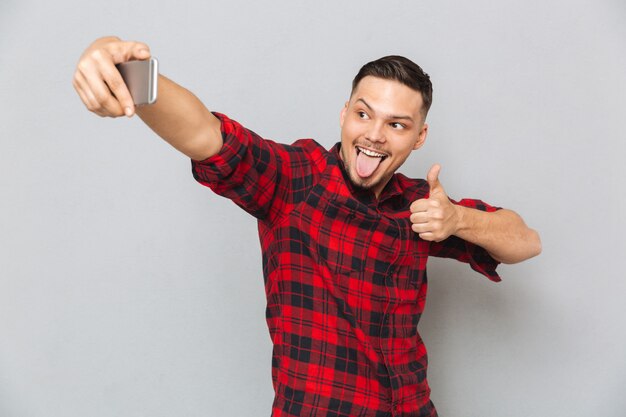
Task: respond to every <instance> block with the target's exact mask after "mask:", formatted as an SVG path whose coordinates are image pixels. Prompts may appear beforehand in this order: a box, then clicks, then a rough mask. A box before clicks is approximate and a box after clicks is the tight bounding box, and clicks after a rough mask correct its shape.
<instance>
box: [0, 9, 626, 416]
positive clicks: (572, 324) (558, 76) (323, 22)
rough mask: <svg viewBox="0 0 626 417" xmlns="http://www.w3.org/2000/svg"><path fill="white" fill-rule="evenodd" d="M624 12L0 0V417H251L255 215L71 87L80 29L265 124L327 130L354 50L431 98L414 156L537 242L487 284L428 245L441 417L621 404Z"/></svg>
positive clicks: (257, 329)
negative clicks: (529, 256)
mask: <svg viewBox="0 0 626 417" xmlns="http://www.w3.org/2000/svg"><path fill="white" fill-rule="evenodd" d="M625 17H626V5H625V3H624V1H623V0H614V1H610V0H601V1H598V0H596V1H591V0H590V1H582V0H575V1H571V0H568V1H565V0H559V1H551V2H546V1H543V0H542V1H539V0H530V1H524V2H520V1H498V2H496V1H487V0H476V1H471V2H465V1H454V2H453V1H449V0H448V1H432V0H431V1H419V2H418V1H412V2H411V1H391V2H385V3H383V2H368V1H358V2H357V1H342V2H319V1H318V2H293V1H291V2H287V1H275V2H243V1H228V2H216V1H206V2H200V1H196V2H189V3H186V2H180V1H179V2H164V1H160V2H151V1H147V0H141V1H133V2H128V1H109V2H104V3H101V2H87V1H84V0H81V1H77V0H76V1H70V0H60V1H57V2H48V1H35V0H27V1H17V0H2V2H1V3H0V97H1V98H0V107H1V108H0V126H1V128H0V135H1V136H0V138H1V148H0V192H1V194H0V195H1V200H0V249H1V251H0V416H3V417H35V416H37V417H39V416H41V417H44V416H45V417H56V416H59V417H60V416H64V417H66V416H68V417H78V416H86V415H87V416H269V415H270V407H271V403H272V398H273V392H272V388H271V377H270V358H271V343H270V338H269V334H268V331H267V327H266V324H265V317H264V311H265V298H264V291H263V279H262V275H261V258H260V253H259V245H258V239H257V236H256V224H255V222H254V220H253V219H252V218H251V217H248V216H247V215H245V214H244V213H243V212H241V211H240V210H239V209H238V208H236V206H234V205H233V204H232V203H231V202H230V201H228V200H225V199H222V198H221V197H217V196H215V195H214V194H212V192H211V191H210V190H209V189H207V188H204V187H202V186H200V185H198V184H197V183H195V181H194V180H193V178H192V176H191V172H190V163H189V160H188V159H187V158H185V157H184V156H183V155H181V154H178V153H177V152H176V151H175V150H173V149H172V148H170V147H169V145H167V144H166V143H165V142H163V141H161V140H160V139H159V138H158V137H157V136H155V135H154V134H153V133H152V132H151V131H150V130H149V129H148V128H146V127H145V126H144V125H143V124H142V123H141V121H140V120H139V119H138V118H133V119H131V120H128V119H116V120H111V119H100V118H98V117H97V116H95V115H93V114H91V113H89V112H88V111H87V110H85V108H84V107H83V106H82V104H81V103H80V101H79V99H78V96H77V95H76V94H75V92H74V90H73V88H72V86H71V77H72V74H73V71H74V67H75V64H76V62H77V60H78V58H79V56H80V54H81V53H82V51H83V50H84V49H85V48H86V47H87V46H88V45H89V44H90V43H91V42H92V41H93V40H94V39H95V38H97V37H100V36H103V35H108V34H115V35H118V36H120V37H122V38H124V39H135V40H142V41H144V42H146V43H148V44H149V45H150V46H151V49H152V52H153V54H154V55H155V56H157V57H158V58H159V59H160V61H161V70H162V72H163V73H164V74H166V75H168V76H169V77H171V78H172V79H174V80H176V81H177V82H179V83H180V84H182V85H184V86H186V87H187V88H189V89H190V90H191V91H193V92H194V93H195V94H196V95H198V96H199V97H200V98H201V99H202V100H203V102H204V103H205V104H206V105H207V106H208V107H209V108H210V109H214V110H218V111H221V112H224V113H226V114H229V115H230V116H232V117H233V118H235V119H236V120H238V121H240V122H242V123H244V124H245V125H247V126H249V127H250V128H252V129H253V130H255V131H257V132H258V133H260V134H262V135H264V136H265V137H269V138H273V139H276V140H280V141H284V142H291V141H292V140H295V139H297V138H300V137H314V138H316V139H317V140H318V141H320V142H321V143H322V144H324V145H328V146H330V145H332V144H333V143H334V142H335V141H337V140H338V138H339V111H340V109H341V106H342V105H343V103H344V101H345V100H346V99H347V97H348V93H349V84H350V81H351V79H352V77H353V76H354V74H355V73H356V71H357V70H358V68H359V67H360V66H361V65H362V64H363V63H365V62H367V61H369V60H371V59H375V58H378V57H380V56H382V55H387V54H391V53H398V54H402V55H406V56H408V57H410V58H412V59H414V60H415V61H416V62H418V63H419V64H420V65H422V66H423V67H424V69H425V70H426V71H427V72H428V73H430V74H431V76H432V80H433V83H434V88H435V95H434V104H433V107H432V109H431V114H430V115H429V122H430V127H431V128H430V135H429V137H428V140H427V143H426V145H425V147H424V148H422V149H421V150H419V151H418V152H416V153H414V155H413V156H412V157H411V158H410V159H409V160H408V161H407V164H406V165H405V166H404V167H403V168H402V171H403V172H404V173H406V174H408V175H410V176H417V177H424V176H425V174H426V172H427V170H428V168H429V167H430V166H431V164H432V163H434V162H439V163H441V164H442V167H443V169H442V173H441V177H440V178H441V181H442V184H443V185H444V187H446V189H447V191H448V193H449V194H450V195H451V196H452V197H455V198H462V197H474V198H482V199H484V200H485V201H487V202H490V203H492V204H496V205H500V206H503V207H508V208H512V209H514V210H516V211H518V212H519V213H520V214H521V215H522V216H523V217H524V218H525V219H526V221H527V223H528V224H529V225H530V226H531V227H533V228H536V229H537V230H539V231H540V232H541V236H542V240H543V254H542V255H541V256H540V257H538V258H535V259H533V260H530V261H528V262H526V263H523V264H519V265H514V266H503V267H502V268H501V269H500V272H501V275H502V277H503V279H504V281H503V282H502V283H500V284H493V283H491V282H489V281H488V280H487V279H485V278H483V277H481V276H479V275H478V274H476V273H474V272H472V271H471V270H470V269H469V268H468V267H467V266H465V265H463V264H460V263H457V262H455V261H449V260H448V261H446V260H438V259H432V260H431V261H430V263H429V265H430V274H429V276H430V289H429V291H430V292H429V299H428V303H427V308H426V313H425V315H424V317H423V320H422V323H421V324H420V329H421V333H422V335H423V337H424V339H425V341H426V344H427V347H428V349H429V354H430V365H431V367H430V374H429V375H430V381H431V385H432V388H433V400H434V402H435V404H436V405H437V406H438V409H439V411H440V414H441V416H442V417H457V416H458V417H462V416H480V417H509V416H510V417H517V416H519V417H522V416H523V417H528V416H539V417H542V416H568V417H575V416H581V417H582V416H589V415H594V416H605V417H611V416H614V417H618V416H620V417H621V416H624V415H626V414H625V413H626V398H625V396H624V387H625V386H626V349H625V348H624V346H625V344H626V326H625V323H626V320H625V319H624V316H625V314H626V305H625V303H624V294H625V290H626V284H625V282H626V281H625V280H624V273H623V272H622V271H621V270H622V264H623V259H624V256H625V255H626V250H625V249H626V247H625V244H624V240H623V235H624V232H625V231H626V230H625V229H626V227H625V222H624V216H623V214H622V213H623V212H624V209H625V204H624V203H625V193H624V191H623V187H624V178H625V174H626V168H625V167H624V164H623V163H622V161H623V159H624V154H625V153H624V139H626V128H625V124H624V122H623V116H624V113H625V110H626V99H625V97H626V81H625V80H626V76H625V74H626V54H624V51H625V50H626V48H625V46H626V45H625V44H626V25H625Z"/></svg>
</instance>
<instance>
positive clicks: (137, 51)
mask: <svg viewBox="0 0 626 417" xmlns="http://www.w3.org/2000/svg"><path fill="white" fill-rule="evenodd" d="M111 49H112V50H111V55H112V56H113V61H114V63H115V64H120V63H122V62H127V61H134V60H145V59H148V58H150V48H149V47H148V45H146V44H145V43H143V42H129V41H122V42H116V43H115V44H113V45H111Z"/></svg>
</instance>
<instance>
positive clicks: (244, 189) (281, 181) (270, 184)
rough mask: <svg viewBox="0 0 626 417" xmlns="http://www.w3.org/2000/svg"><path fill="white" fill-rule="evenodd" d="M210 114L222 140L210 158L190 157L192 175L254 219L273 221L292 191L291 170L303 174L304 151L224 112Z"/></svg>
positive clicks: (304, 163)
mask: <svg viewBox="0 0 626 417" xmlns="http://www.w3.org/2000/svg"><path fill="white" fill-rule="evenodd" d="M213 114H214V115H215V116H216V117H217V118H218V119H219V120H220V122H221V132H222V139H223V142H224V144H223V146H222V149H221V150H220V152H218V153H217V154H216V155H213V156H212V157H210V158H207V159H205V160H203V161H195V160H193V159H192V160H191V166H192V173H193V176H194V178H195V179H196V181H198V182H199V183H200V184H202V185H205V186H207V187H209V188H211V189H212V190H213V191H214V192H215V193H217V194H219V195H221V196H223V197H226V198H229V199H231V200H232V201H233V202H234V203H235V204H237V205H238V206H240V207H241V208H243V209H244V210H245V211H247V212H248V213H250V214H252V215H253V216H254V217H256V218H257V219H259V220H266V221H270V222H271V221H273V220H274V219H276V218H277V217H278V216H280V214H281V212H282V210H284V207H285V205H286V204H287V202H288V200H289V199H290V198H291V197H290V196H291V195H292V194H293V193H292V192H291V188H292V186H293V183H294V181H295V180H294V179H293V178H292V177H293V173H294V172H295V171H297V172H300V173H301V174H300V175H304V174H306V172H305V171H306V166H308V165H310V164H308V163H307V161H306V158H305V157H304V156H303V155H305V154H306V152H303V151H302V150H301V149H299V148H298V147H294V146H291V145H283V144H278V143H276V142H274V141H272V140H269V139H264V138H262V137H260V136H259V135H257V134H256V133H255V132H253V131H252V130H249V129H247V128H245V127H244V126H242V125H241V124H239V123H238V122H236V121H234V120H232V119H230V118H229V117H228V116H226V115H224V114H221V113H216V112H214V113H213ZM303 166H304V167H305V168H303ZM302 172H304V174H302Z"/></svg>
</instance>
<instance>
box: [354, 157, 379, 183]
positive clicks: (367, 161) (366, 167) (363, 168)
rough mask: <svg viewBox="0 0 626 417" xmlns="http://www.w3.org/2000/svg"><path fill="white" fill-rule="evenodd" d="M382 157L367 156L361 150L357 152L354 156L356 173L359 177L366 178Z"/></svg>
mask: <svg viewBox="0 0 626 417" xmlns="http://www.w3.org/2000/svg"><path fill="white" fill-rule="evenodd" d="M381 160H382V158H377V157H373V156H367V155H365V154H364V153H363V152H359V153H358V155H357V156H356V173H357V174H359V177H361V178H367V177H369V176H370V175H372V174H373V173H374V171H375V170H376V168H378V164H380V161H381Z"/></svg>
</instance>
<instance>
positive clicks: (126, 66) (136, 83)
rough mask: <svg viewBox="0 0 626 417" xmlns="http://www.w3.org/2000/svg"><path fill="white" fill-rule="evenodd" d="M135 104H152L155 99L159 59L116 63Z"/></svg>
mask: <svg viewBox="0 0 626 417" xmlns="http://www.w3.org/2000/svg"><path fill="white" fill-rule="evenodd" d="M116 67H117V69H118V71H119V72H120V75H121V76H122V79H123V80H124V83H125V84H126V87H128V91H129V92H130V95H131V97H132V98H133V102H134V103H135V105H141V104H153V103H154V102H156V100H157V90H158V79H159V61H158V60H157V59H156V58H154V57H152V58H150V59H149V60H145V61H128V62H122V63H121V64H117V65H116Z"/></svg>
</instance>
